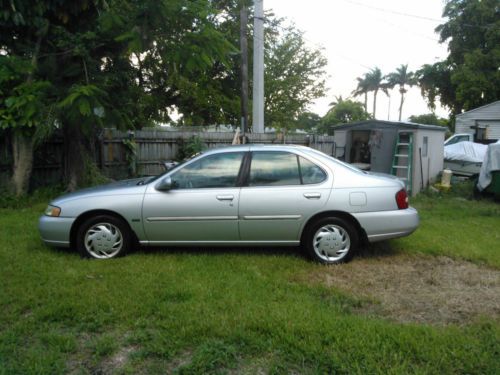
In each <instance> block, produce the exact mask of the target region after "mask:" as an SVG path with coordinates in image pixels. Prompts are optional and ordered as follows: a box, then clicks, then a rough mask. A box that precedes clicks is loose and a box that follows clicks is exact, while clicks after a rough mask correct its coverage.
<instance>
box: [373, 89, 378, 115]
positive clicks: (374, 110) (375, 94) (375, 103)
mask: <svg viewBox="0 0 500 375" xmlns="http://www.w3.org/2000/svg"><path fill="white" fill-rule="evenodd" d="M377 94H378V90H375V91H374V92H373V119H376V116H375V114H376V113H377Z"/></svg>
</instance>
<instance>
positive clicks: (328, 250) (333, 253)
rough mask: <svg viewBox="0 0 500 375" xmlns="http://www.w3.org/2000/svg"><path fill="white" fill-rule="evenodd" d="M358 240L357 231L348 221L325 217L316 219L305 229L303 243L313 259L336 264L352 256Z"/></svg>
mask: <svg viewBox="0 0 500 375" xmlns="http://www.w3.org/2000/svg"><path fill="white" fill-rule="evenodd" d="M358 241H359V236H358V233H357V231H356V229H355V228H354V227H353V225H352V224H351V223H350V222H348V221H346V220H343V219H340V218H336V217H327V218H323V219H320V220H318V221H316V222H315V223H313V224H312V225H311V226H310V227H309V228H308V229H307V232H306V236H305V244H304V245H305V247H306V250H307V252H308V254H309V256H310V257H311V258H312V259H313V260H315V261H317V262H320V263H324V264H338V263H344V262H347V261H349V260H350V259H351V258H352V257H353V255H354V252H355V251H356V249H357V246H358Z"/></svg>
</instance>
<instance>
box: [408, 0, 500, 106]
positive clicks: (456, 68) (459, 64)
mask: <svg viewBox="0 0 500 375" xmlns="http://www.w3.org/2000/svg"><path fill="white" fill-rule="evenodd" d="M443 16H444V17H446V18H448V21H447V22H446V23H444V24H442V25H440V26H438V27H437V28H436V31H437V32H438V33H439V34H440V40H441V42H442V43H444V42H448V50H449V55H448V57H447V58H446V59H445V60H444V61H440V62H437V63H435V64H432V65H424V66H423V67H422V68H421V69H420V70H419V71H418V72H417V77H418V81H419V85H420V87H421V90H422V93H423V95H424V97H425V98H426V99H427V101H428V103H429V106H430V108H434V103H435V100H436V98H437V97H439V99H440V102H441V103H442V104H443V105H444V106H446V107H447V108H448V109H450V111H452V113H453V114H458V113H460V112H461V111H462V110H470V109H473V108H476V107H478V106H481V105H484V104H487V103H490V102H492V101H495V100H498V99H500V70H499V69H498V67H499V66H500V8H499V5H498V0H482V1H477V0H448V1H447V3H446V5H445V8H444V12H443Z"/></svg>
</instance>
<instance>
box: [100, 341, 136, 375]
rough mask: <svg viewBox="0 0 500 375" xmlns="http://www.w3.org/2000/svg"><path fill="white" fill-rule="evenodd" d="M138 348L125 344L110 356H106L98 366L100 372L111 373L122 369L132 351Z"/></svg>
mask: <svg viewBox="0 0 500 375" xmlns="http://www.w3.org/2000/svg"><path fill="white" fill-rule="evenodd" d="M137 350H138V348H137V347H135V346H125V347H123V348H121V349H120V350H118V351H117V352H116V353H114V354H113V355H112V356H111V357H109V358H106V359H105V360H104V361H103V362H102V363H101V364H100V366H99V369H100V372H101V373H102V374H113V373H115V372H117V371H118V370H120V369H122V368H123V367H124V366H125V365H126V364H127V362H128V360H129V357H130V355H131V354H132V353H134V352H136V351H137Z"/></svg>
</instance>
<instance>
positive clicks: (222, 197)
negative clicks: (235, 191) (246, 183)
mask: <svg viewBox="0 0 500 375" xmlns="http://www.w3.org/2000/svg"><path fill="white" fill-rule="evenodd" d="M233 199H234V195H217V200H219V201H232V200H233Z"/></svg>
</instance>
